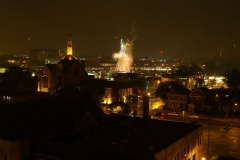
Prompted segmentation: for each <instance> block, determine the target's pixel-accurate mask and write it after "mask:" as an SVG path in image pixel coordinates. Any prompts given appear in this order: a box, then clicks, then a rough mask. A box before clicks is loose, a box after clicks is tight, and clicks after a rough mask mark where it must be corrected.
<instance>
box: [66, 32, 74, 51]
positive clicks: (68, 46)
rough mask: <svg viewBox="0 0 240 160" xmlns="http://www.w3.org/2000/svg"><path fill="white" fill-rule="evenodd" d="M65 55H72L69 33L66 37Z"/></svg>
mask: <svg viewBox="0 0 240 160" xmlns="http://www.w3.org/2000/svg"><path fill="white" fill-rule="evenodd" d="M67 55H73V53H72V37H71V33H69V35H68V41H67Z"/></svg>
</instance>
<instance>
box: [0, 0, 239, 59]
mask: <svg viewBox="0 0 240 160" xmlns="http://www.w3.org/2000/svg"><path fill="white" fill-rule="evenodd" d="M239 7H240V1H239V0H112V1H110V0H64V1H63V0H1V4H0V20H1V23H0V33H1V34H0V54H28V53H29V49H62V50H66V44H67V42H66V41H67V36H68V33H69V31H70V32H71V33H72V39H73V50H74V54H77V53H78V54H79V55H83V56H86V55H96V56H100V55H102V56H103V55H106V56H107V55H109V56H111V55H112V53H113V52H118V51H119V49H120V38H126V39H127V38H130V35H129V32H130V31H131V26H132V24H135V27H136V33H137V39H136V40H135V43H134V50H133V54H134V57H140V56H149V57H159V56H160V55H159V51H160V50H163V51H164V55H165V56H168V57H175V56H180V55H181V56H184V57H188V56H190V57H193V56H212V57H214V56H217V55H220V52H221V51H222V52H221V54H222V56H233V55H237V56H239V57H240V54H239V53H240V52H239V51H240V50H239V47H240V9H239ZM134 22H135V23H134ZM69 24H70V25H69Z"/></svg>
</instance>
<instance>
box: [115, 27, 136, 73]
mask: <svg viewBox="0 0 240 160" xmlns="http://www.w3.org/2000/svg"><path fill="white" fill-rule="evenodd" d="M130 35H131V36H132V39H131V40H130V41H129V40H127V41H126V42H124V41H123V40H122V39H121V42H120V51H119V52H117V53H114V54H113V55H112V57H113V59H114V60H115V61H117V64H116V69H115V71H116V72H130V68H131V66H132V64H133V55H132V50H133V43H134V41H135V40H136V38H137V36H136V34H135V29H134V27H133V26H132V32H130Z"/></svg>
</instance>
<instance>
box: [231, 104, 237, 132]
mask: <svg viewBox="0 0 240 160" xmlns="http://www.w3.org/2000/svg"><path fill="white" fill-rule="evenodd" d="M234 105H235V107H234V108H236V106H237V103H234ZM234 108H233V107H232V122H231V128H232V126H233V112H234Z"/></svg>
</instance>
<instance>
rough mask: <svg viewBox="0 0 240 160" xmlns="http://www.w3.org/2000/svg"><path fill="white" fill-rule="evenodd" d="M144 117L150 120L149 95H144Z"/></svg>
mask: <svg viewBox="0 0 240 160" xmlns="http://www.w3.org/2000/svg"><path fill="white" fill-rule="evenodd" d="M142 105H143V107H142V108H143V117H142V118H143V119H146V120H150V119H151V116H150V115H149V97H148V96H143V102H142Z"/></svg>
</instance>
